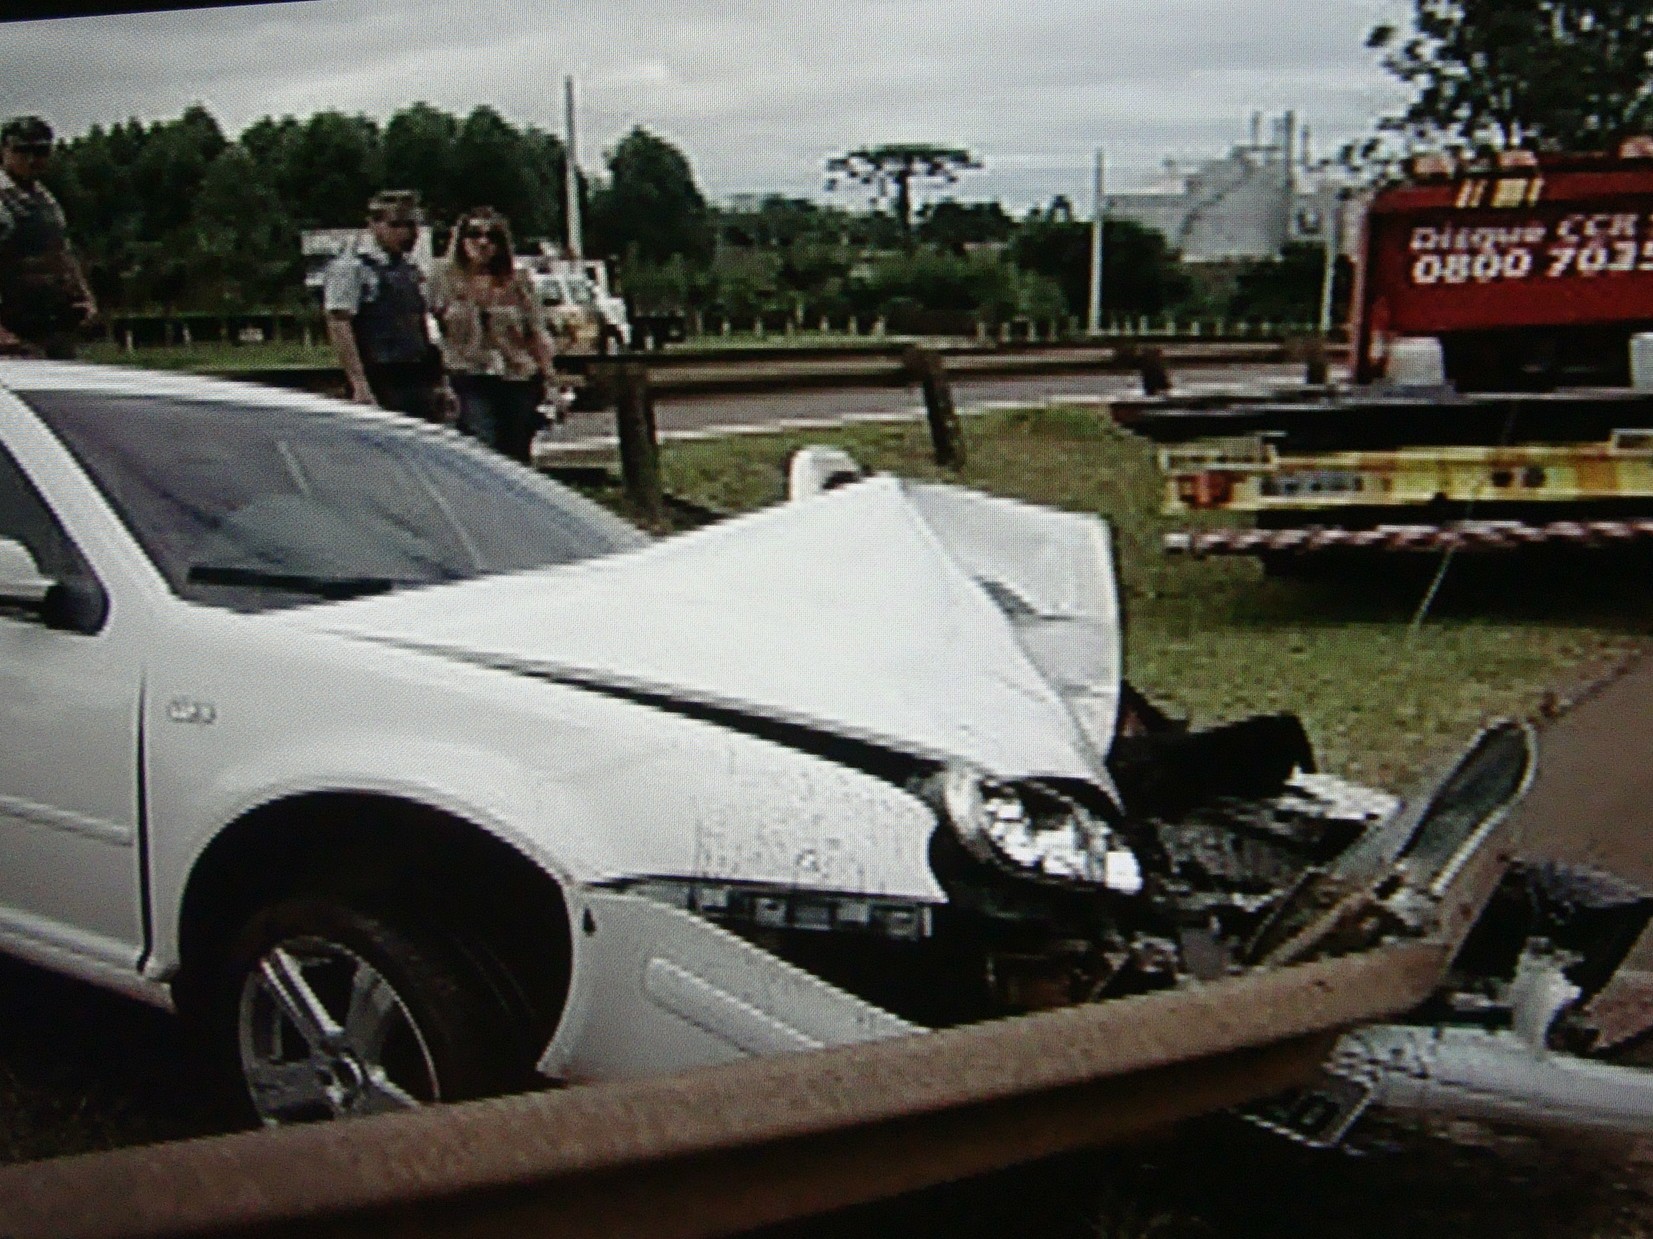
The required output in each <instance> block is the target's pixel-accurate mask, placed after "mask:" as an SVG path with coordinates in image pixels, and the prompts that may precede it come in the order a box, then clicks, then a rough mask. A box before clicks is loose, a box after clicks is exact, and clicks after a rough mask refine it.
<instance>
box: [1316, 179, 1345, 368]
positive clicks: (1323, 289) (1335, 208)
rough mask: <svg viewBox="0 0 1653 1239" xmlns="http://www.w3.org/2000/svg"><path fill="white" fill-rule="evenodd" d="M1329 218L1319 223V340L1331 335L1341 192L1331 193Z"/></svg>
mask: <svg viewBox="0 0 1653 1239" xmlns="http://www.w3.org/2000/svg"><path fill="white" fill-rule="evenodd" d="M1330 206H1331V210H1330V211H1329V212H1328V214H1329V216H1330V218H1328V219H1324V220H1322V221H1321V225H1320V226H1321V227H1322V228H1324V229H1325V231H1326V246H1325V265H1324V266H1323V267H1322V269H1321V272H1320V338H1321V339H1322V340H1324V339H1326V338H1327V337H1328V336H1330V335H1331V333H1332V283H1333V281H1334V280H1335V279H1336V277H1337V257H1338V254H1339V253H1340V252H1341V251H1342V249H1343V190H1342V189H1341V188H1338V189H1334V190H1333V191H1332V193H1331V203H1330Z"/></svg>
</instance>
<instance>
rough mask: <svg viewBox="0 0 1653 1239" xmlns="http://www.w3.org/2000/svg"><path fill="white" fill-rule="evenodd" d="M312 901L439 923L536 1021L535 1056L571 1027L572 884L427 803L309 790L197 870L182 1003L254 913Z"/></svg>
mask: <svg viewBox="0 0 1653 1239" xmlns="http://www.w3.org/2000/svg"><path fill="white" fill-rule="evenodd" d="M301 893H309V894H319V895H324V896H330V897H336V898H339V899H341V900H343V901H345V902H347V903H350V904H352V905H354V906H360V907H363V908H366V909H376V910H380V911H390V912H393V913H395V914H399V915H401V916H404V917H409V918H412V919H414V920H415V921H418V922H424V923H434V924H437V925H440V926H442V927H443V928H444V929H446V930H448V931H450V932H451V933H452V934H453V935H454V936H455V937H456V938H457V939H459V940H461V942H462V945H463V946H464V948H465V949H466V951H467V953H469V954H471V955H472V956H473V958H474V961H475V962H476V964H477V965H478V966H479V968H481V969H482V970H483V971H484V972H485V973H486V974H488V979H489V981H490V982H491V983H493V984H494V985H496V986H498V987H499V989H500V991H501V992H500V997H501V999H502V1001H504V1002H506V1003H507V1004H508V1005H509V1006H510V1007H511V1008H512V1009H513V1010H514V1012H515V1013H516V1014H517V1015H519V1016H520V1017H521V1018H522V1019H523V1020H525V1021H526V1023H525V1028H526V1029H527V1030H528V1031H529V1034H530V1040H532V1041H535V1042H537V1044H536V1045H535V1046H534V1047H533V1052H534V1053H535V1054H537V1053H538V1052H539V1050H541V1049H543V1048H544V1045H545V1044H546V1043H547V1042H549V1040H550V1037H551V1035H552V1033H553V1032H554V1031H555V1029H556V1026H557V1023H558V1022H559V1020H560V1019H561V1016H562V1009H563V1005H564V1003H565V1001H566V999H567V994H568V988H569V970H570V967H571V954H572V942H571V931H570V925H569V920H568V903H567V897H566V895H565V894H564V891H563V885H562V882H561V881H560V880H559V879H558V878H557V877H556V876H554V875H553V874H551V873H550V872H548V871H547V870H546V869H545V868H544V867H543V866H542V865H541V864H539V863H538V862H536V861H535V860H533V859H532V858H530V857H529V856H528V855H526V854H525V853H524V852H523V851H522V850H520V849H519V848H518V847H516V846H515V845H514V844H512V843H510V842H508V841H507V840H505V839H504V838H502V837H501V836H500V835H498V834H497V833H495V832H494V831H491V830H489V829H487V828H486V827H484V826H481V825H479V824H477V823H475V822H472V821H469V820H466V819H464V818H461V817H458V816H456V815H454V814H453V813H451V812H449V811H446V810H443V809H438V808H434V807H432V806H429V805H425V804H420V803H417V802H414V801H409V800H405V799H401V798H398V797H395V796H391V795H386V794H382V793H372V792H349V791H337V792H310V793H303V794H299V795H294V796H290V797H287V798H284V799H281V800H278V801H274V802H272V803H269V804H265V805H262V806H259V807H258V808H256V809H253V810H250V811H249V812H247V813H245V814H243V815H242V816H241V817H239V818H238V819H236V820H235V821H233V822H231V823H230V824H229V825H227V826H225V827H224V828H223V829H222V830H220V831H219V832H218V833H217V835H215V836H214V837H213V839H212V840H211V841H210V842H209V843H208V844H207V846H206V847H205V848H204V849H203V850H202V851H201V853H200V855H199V856H198V857H197V858H196V860H195V863H194V864H193V865H192V866H191V869H190V873H189V877H188V880H187V882H186V884H185V887H184V890H183V893H182V898H181V900H180V903H179V912H178V960H179V969H178V974H177V977H176V979H175V981H174V983H173V992H174V999H175V1001H176V1004H177V1006H178V1009H179V1011H180V1012H181V1013H183V1014H185V1015H186V1016H188V1015H191V1014H193V1013H198V1012H200V1011H201V1010H203V1009H204V1007H205V1004H206V1002H207V1001H208V993H209V991H210V987H211V986H212V984H213V983H214V981H215V978H216V976H217V972H218V968H219V967H220V965H221V964H222V962H223V957H224V952H225V950H226V947H227V944H228V942H229V941H230V939H231V938H232V937H233V936H234V934H235V932H236V930H237V928H238V927H239V925H240V924H242V923H243V922H244V921H245V920H246V919H247V918H248V917H250V916H251V915H252V914H253V913H254V912H255V911H256V910H257V909H259V908H260V907H263V906H266V905H268V904H270V903H271V902H273V901H276V900H279V899H282V898H284V897H288V896H292V895H296V894H301Z"/></svg>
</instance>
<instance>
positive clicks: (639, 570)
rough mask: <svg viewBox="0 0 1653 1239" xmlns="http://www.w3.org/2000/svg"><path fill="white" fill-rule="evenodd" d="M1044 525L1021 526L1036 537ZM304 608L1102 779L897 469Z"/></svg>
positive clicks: (320, 620)
mask: <svg viewBox="0 0 1653 1239" xmlns="http://www.w3.org/2000/svg"><path fill="white" fill-rule="evenodd" d="M1025 511H1026V512H1028V513H1029V514H1036V516H1037V517H1038V518H1042V517H1044V516H1046V515H1048V514H1046V513H1042V512H1039V511H1038V510H1036V509H1025ZM1049 527H1050V526H1049V525H1048V523H1046V522H1044V521H1043V520H1042V519H1032V520H1029V521H1027V522H1026V528H1027V531H1028V534H1029V536H1030V538H1031V539H1033V540H1034V541H1036V540H1037V538H1038V537H1039V533H1040V530H1041V529H1045V528H1049ZM1045 575H1049V574H1045ZM292 616H293V619H294V622H297V623H305V624H310V625H314V626H316V627H324V628H327V629H329V630H332V631H336V632H347V633H351V634H353V635H359V636H362V637H366V638H369V639H375V640H385V639H391V640H395V641H399V642H404V643H406V644H408V645H412V646H417V647H421V648H428V649H433V650H446V651H450V652H451V653H453V654H454V655H455V656H457V657H473V658H478V659H481V660H484V661H491V662H495V663H498V664H502V665H514V666H520V667H522V668H525V669H530V670H539V671H542V672H545V673H549V674H566V675H573V676H583V677H588V678H594V679H600V680H602V681H603V682H605V683H611V684H617V685H625V686H631V687H635V688H640V689H647V690H652V691H659V692H665V693H668V694H671V695H674V696H678V697H680V698H683V699H686V700H692V701H700V702H706V703H711V704H718V705H728V706H731V707H733V708H738V709H743V710H746V711H748V712H751V713H756V714H762V715H765V716H767V717H772V718H777V719H782V720H786V721H791V722H798V723H802V724H805V725H809V726H813V727H817V728H821V729H825V730H829V731H832V732H835V733H839V734H843V735H847V736H851V737H855V738H858V739H863V740H867V741H870V742H873V743H876V744H880V745H885V746H888V747H891V748H894V749H897V750H900V751H906V752H913V753H920V754H925V755H929V756H933V757H936V758H938V759H951V760H961V761H966V762H970V763H973V764H975V765H977V766H979V767H981V768H982V769H984V770H985V771H987V772H989V773H991V774H995V775H998V776H1001V777H1018V776H1029V775H1051V776H1065V777H1071V778H1080V779H1087V780H1090V781H1092V782H1096V783H1099V784H1102V785H1106V783H1107V775H1106V772H1105V771H1104V770H1103V769H1102V767H1101V765H1100V760H1099V756H1098V754H1097V752H1096V751H1095V749H1094V748H1093V747H1092V745H1091V744H1089V743H1088V742H1087V740H1086V738H1085V737H1084V735H1083V734H1082V733H1081V732H1080V730H1079V728H1078V725H1077V724H1076V722H1075V720H1074V717H1073V716H1072V714H1070V713H1069V711H1068V709H1067V707H1066V705H1065V704H1064V701H1063V698H1062V696H1061V693H1060V692H1059V691H1058V688H1057V687H1056V685H1054V684H1052V682H1051V680H1050V679H1049V678H1048V677H1047V676H1045V675H1044V674H1041V671H1040V669H1039V667H1037V666H1035V664H1034V663H1033V661H1032V660H1031V659H1030V658H1029V656H1028V652H1027V650H1026V649H1025V648H1024V647H1023V645H1022V643H1021V641H1020V640H1019V639H1018V636H1017V633H1016V632H1015V630H1014V629H1013V627H1012V625H1011V623H1010V621H1009V620H1008V618H1007V617H1006V615H1005V614H1004V613H1003V611H1001V610H1000V609H999V608H998V607H997V606H995V605H994V603H993V602H992V600H991V599H990V598H989V597H988V595H987V593H986V592H985V591H984V590H983V589H982V588H981V586H980V585H979V584H978V583H977V582H976V580H974V579H973V578H972V576H971V574H970V573H969V571H968V570H967V569H966V567H965V566H964V565H963V564H962V563H961V562H960V560H959V559H958V558H957V557H956V556H955V555H954V554H953V553H952V552H951V551H950V550H949V549H948V546H947V544H946V543H944V542H943V541H942V540H941V539H940V538H938V537H937V535H936V533H935V531H934V530H933V529H932V528H931V526H930V524H929V523H928V521H927V520H926V518H925V516H924V514H923V513H922V512H921V511H920V510H919V509H918V508H917V507H916V506H915V504H914V503H913V502H912V501H911V499H910V496H909V494H908V491H907V489H906V488H905V487H904V486H903V484H902V483H900V482H899V481H897V480H895V479H893V478H875V479H872V480H869V481H866V482H861V483H857V484H855V485H851V486H844V487H841V488H839V489H837V490H833V491H830V492H828V493H826V494H823V495H819V496H816V497H814V498H811V499H806V500H802V501H800V502H797V503H790V504H782V505H779V506H777V507H774V508H769V509H766V510H764V511H762V512H758V513H754V514H752V515H750V516H747V517H742V518H739V519H735V520H730V521H726V522H722V523H720V524H718V525H715V526H712V527H710V528H707V529H703V530H699V531H696V532H694V533H691V534H683V535H680V536H678V537H675V538H672V539H669V540H667V541H664V542H661V543H657V544H655V545H654V546H651V547H648V548H646V549H643V550H639V551H634V552H630V553H627V554H624V555H614V556H610V557H608V558H606V559H602V560H597V561H594V562H590V563H585V564H576V565H572V566H569V567H565V568H555V569H547V570H544V571H540V572H530V573H521V574H516V575H513V576H508V577H493V578H488V579H486V580H481V581H473V582H465V583H461V584H457V585H452V586H442V587H438V588H433V589H426V590H418V591H410V592H408V593H405V594H397V595H389V596H385V597H379V598H373V599H364V600H361V601H357V602H349V603H341V604H338V605H336V606H331V607H313V608H306V609H305V610H303V611H302V612H293V613H292ZM1091 670H1092V671H1093V672H1094V671H1095V668H1094V667H1093V668H1091Z"/></svg>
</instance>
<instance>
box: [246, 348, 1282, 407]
mask: <svg viewBox="0 0 1653 1239" xmlns="http://www.w3.org/2000/svg"><path fill="white" fill-rule="evenodd" d="M1136 347H1137V346H1136V345H1134V344H1123V345H1119V346H1112V345H1100V346H1098V345H1088V346H1083V347H1054V346H1047V347H1040V348H1024V349H1016V350H1014V351H1000V350H992V349H980V348H958V349H951V350H949V349H946V348H942V349H938V350H937V351H938V352H940V353H941V354H942V355H943V357H944V358H945V361H946V366H947V371H948V373H949V374H950V375H951V376H952V377H954V378H956V379H970V378H1006V377H1014V376H1017V375H1028V376H1035V375H1044V374H1106V373H1120V372H1132V371H1135V370H1136V369H1137V368H1138V365H1139V361H1138V360H1137V354H1136V353H1135V352H1134V351H1133V350H1134V349H1135V348H1136ZM1153 347H1154V348H1155V349H1157V350H1158V351H1159V352H1160V353H1161V354H1162V355H1163V358H1164V360H1165V361H1166V362H1167V363H1168V364H1170V365H1173V366H1175V365H1206V366H1218V365H1250V364H1266V363H1271V362H1283V361H1288V360H1291V358H1290V357H1289V355H1288V353H1289V350H1288V349H1287V348H1286V346H1285V345H1284V344H1282V343H1280V342H1278V341H1235V342H1228V343H1216V342H1212V341H1194V340H1189V341H1182V342H1178V341H1174V340H1167V341H1154V342H1153ZM902 351H903V350H902V346H899V345H891V346H890V347H889V348H887V349H886V348H878V349H872V348H855V349H843V350H838V351H836V352H829V351H827V350H821V349H811V350H808V351H807V352H802V351H801V355H793V354H792V352H791V351H790V350H785V349H774V350H770V351H769V352H768V353H767V354H764V355H757V354H758V350H752V349H731V350H705V351H699V350H694V351H684V352H668V353H626V354H618V355H615V356H614V357H611V358H600V357H584V356H581V357H572V358H565V359H564V360H565V362H566V363H568V364H569V366H570V371H571V372H572V373H576V374H583V372H584V371H585V370H586V369H587V368H588V367H589V366H590V365H591V364H594V363H597V362H601V361H605V360H607V361H615V360H621V359H624V360H626V361H638V362H641V363H643V364H644V365H646V366H647V367H648V371H649V387H650V389H651V391H652V392H653V393H654V394H655V395H656V396H658V397H670V396H688V395H717V394H724V393H733V392H757V391H790V390H801V389H805V388H819V387H904V386H907V385H908V384H909V383H911V382H912V381H913V379H912V374H911V371H910V370H909V369H908V367H907V366H906V364H905V363H904V361H903V357H902ZM221 375H222V377H224V378H234V379H241V380H243V381H246V382H252V383H262V384H265V385H267V386H272V387H288V388H297V389H299V390H303V391H317V392H322V391H334V390H336V391H339V392H342V391H343V390H344V374H343V371H341V370H339V369H338V368H337V367H335V366H278V367H270V368H267V369H247V370H227V371H223V372H221Z"/></svg>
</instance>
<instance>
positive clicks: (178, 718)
mask: <svg viewBox="0 0 1653 1239" xmlns="http://www.w3.org/2000/svg"><path fill="white" fill-rule="evenodd" d="M166 716H167V718H169V719H171V720H172V721H173V722H174V723H195V724H198V725H199V726H202V727H205V726H206V725H207V724H209V723H214V722H217V721H218V710H217V709H216V708H215V707H214V706H213V704H212V702H210V701H191V700H190V699H189V698H188V697H174V698H173V699H172V700H171V701H169V702H167V703H166Z"/></svg>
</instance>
